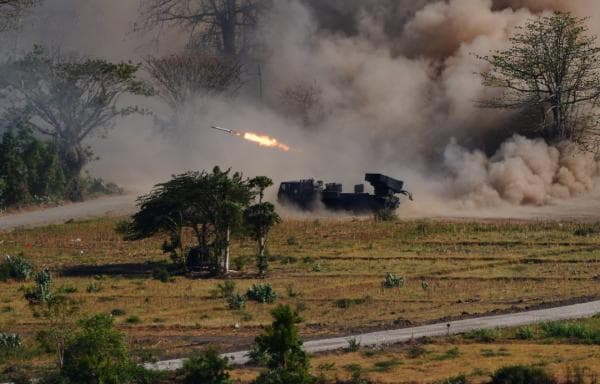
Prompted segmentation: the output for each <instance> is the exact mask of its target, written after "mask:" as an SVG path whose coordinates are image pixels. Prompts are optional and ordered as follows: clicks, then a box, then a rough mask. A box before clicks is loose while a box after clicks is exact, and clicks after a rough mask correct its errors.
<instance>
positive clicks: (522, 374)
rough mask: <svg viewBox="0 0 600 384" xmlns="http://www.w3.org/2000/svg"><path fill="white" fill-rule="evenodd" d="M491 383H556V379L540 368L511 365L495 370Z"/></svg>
mask: <svg viewBox="0 0 600 384" xmlns="http://www.w3.org/2000/svg"><path fill="white" fill-rule="evenodd" d="M491 384H556V380H555V379H554V378H553V377H551V376H550V375H548V374H547V373H546V371H544V370H543V369H541V368H536V367H527V366H523V365H513V366H508V367H503V368H500V369H499V370H497V371H496V372H495V373H494V375H493V376H492V381H491Z"/></svg>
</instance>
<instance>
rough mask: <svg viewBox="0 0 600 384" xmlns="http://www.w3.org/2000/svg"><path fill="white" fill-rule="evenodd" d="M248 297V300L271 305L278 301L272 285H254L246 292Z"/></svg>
mask: <svg viewBox="0 0 600 384" xmlns="http://www.w3.org/2000/svg"><path fill="white" fill-rule="evenodd" d="M246 296H247V297H248V299H250V300H254V301H257V302H259V303H268V304H271V303H274V302H275V300H277V293H275V291H274V290H273V287H272V286H271V284H253V285H252V287H251V288H250V289H248V292H246Z"/></svg>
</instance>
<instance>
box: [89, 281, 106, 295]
mask: <svg viewBox="0 0 600 384" xmlns="http://www.w3.org/2000/svg"><path fill="white" fill-rule="evenodd" d="M101 290H102V286H101V285H100V284H97V283H96V282H95V281H93V282H91V283H89V284H88V286H87V287H86V288H85V291H86V292H87V293H96V292H100V291H101Z"/></svg>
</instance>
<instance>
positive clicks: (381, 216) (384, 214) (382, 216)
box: [374, 208, 398, 221]
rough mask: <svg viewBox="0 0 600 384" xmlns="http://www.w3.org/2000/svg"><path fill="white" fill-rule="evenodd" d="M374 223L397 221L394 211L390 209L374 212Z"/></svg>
mask: <svg viewBox="0 0 600 384" xmlns="http://www.w3.org/2000/svg"><path fill="white" fill-rule="evenodd" d="M374 217H375V221H395V220H396V219H398V216H397V215H396V210H395V209H392V208H383V209H380V210H378V211H377V212H375V214H374Z"/></svg>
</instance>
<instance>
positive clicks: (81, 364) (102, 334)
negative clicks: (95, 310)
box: [61, 315, 131, 384]
mask: <svg viewBox="0 0 600 384" xmlns="http://www.w3.org/2000/svg"><path fill="white" fill-rule="evenodd" d="M81 327H82V329H81V331H79V332H78V333H77V334H76V335H75V336H74V337H73V339H72V340H70V341H69V342H68V344H67V346H66V348H65V351H64V364H63V367H62V370H61V375H62V376H63V377H65V378H67V379H68V380H69V381H70V382H73V383H89V384H118V383H128V382H130V381H131V363H130V361H129V355H128V351H127V346H126V343H125V339H124V337H123V334H121V333H120V332H118V331H116V330H115V329H114V321H113V319H112V318H111V317H110V316H109V315H96V316H92V317H90V318H87V319H83V320H82V321H81Z"/></svg>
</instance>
